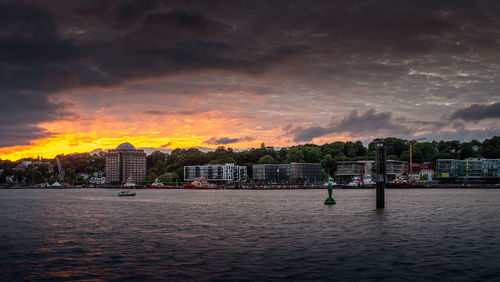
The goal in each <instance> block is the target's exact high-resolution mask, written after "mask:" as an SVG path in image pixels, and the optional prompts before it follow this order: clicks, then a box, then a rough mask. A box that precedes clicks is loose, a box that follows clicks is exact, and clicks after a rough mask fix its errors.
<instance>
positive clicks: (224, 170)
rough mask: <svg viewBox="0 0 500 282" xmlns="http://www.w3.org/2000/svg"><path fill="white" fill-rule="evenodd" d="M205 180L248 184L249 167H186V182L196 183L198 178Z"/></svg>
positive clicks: (210, 165) (230, 164) (232, 165)
mask: <svg viewBox="0 0 500 282" xmlns="http://www.w3.org/2000/svg"><path fill="white" fill-rule="evenodd" d="M202 177H203V178H205V180H207V181H210V182H225V183H232V182H246V180H247V167H246V166H237V165H234V164H232V163H229V164H224V165H220V164H214V165H212V164H208V165H193V166H185V167H184V180H185V181H194V180H196V178H202Z"/></svg>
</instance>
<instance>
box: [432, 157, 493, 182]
mask: <svg viewBox="0 0 500 282" xmlns="http://www.w3.org/2000/svg"><path fill="white" fill-rule="evenodd" d="M436 178H437V180H439V181H440V182H442V183H447V182H449V183H453V182H458V183H498V182H499V181H500V159H477V158H469V159H465V160H456V159H438V160H437V161H436Z"/></svg>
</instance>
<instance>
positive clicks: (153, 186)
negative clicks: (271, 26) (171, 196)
mask: <svg viewBox="0 0 500 282" xmlns="http://www.w3.org/2000/svg"><path fill="white" fill-rule="evenodd" d="M148 188H149V189H173V188H175V186H167V185H163V183H162V182H161V181H159V180H158V177H157V178H156V179H155V182H153V183H152V184H150V185H148Z"/></svg>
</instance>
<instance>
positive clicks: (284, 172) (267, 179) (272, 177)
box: [252, 163, 323, 184]
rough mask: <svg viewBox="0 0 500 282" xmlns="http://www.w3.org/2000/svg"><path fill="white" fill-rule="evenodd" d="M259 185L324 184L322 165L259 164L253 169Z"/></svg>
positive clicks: (254, 177)
mask: <svg viewBox="0 0 500 282" xmlns="http://www.w3.org/2000/svg"><path fill="white" fill-rule="evenodd" d="M252 173H253V174H252V175H253V181H255V182H257V183H314V184H316V183H322V181H323V175H322V171H321V164H320V163H290V164H257V165H253V167H252Z"/></svg>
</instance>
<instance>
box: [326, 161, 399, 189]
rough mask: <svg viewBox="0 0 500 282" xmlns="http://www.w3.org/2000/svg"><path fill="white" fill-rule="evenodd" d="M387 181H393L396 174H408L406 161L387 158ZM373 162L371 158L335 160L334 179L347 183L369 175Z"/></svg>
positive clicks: (371, 172) (340, 182)
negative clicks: (335, 170)
mask: <svg viewBox="0 0 500 282" xmlns="http://www.w3.org/2000/svg"><path fill="white" fill-rule="evenodd" d="M386 164H387V169H386V171H387V181H393V180H394V179H396V177H397V176H398V175H403V174H408V162H406V161H395V160H387V161H386ZM374 167H375V162H374V161H371V160H362V161H342V162H337V172H336V173H335V181H336V182H337V183H339V184H348V183H350V182H351V181H352V180H353V179H354V178H359V179H361V178H364V177H371V175H372V174H373V168H374Z"/></svg>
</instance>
